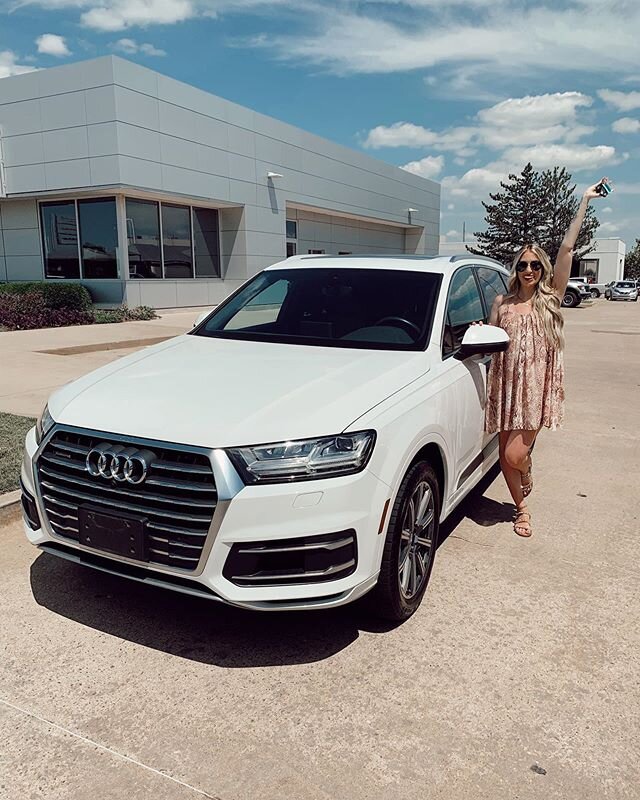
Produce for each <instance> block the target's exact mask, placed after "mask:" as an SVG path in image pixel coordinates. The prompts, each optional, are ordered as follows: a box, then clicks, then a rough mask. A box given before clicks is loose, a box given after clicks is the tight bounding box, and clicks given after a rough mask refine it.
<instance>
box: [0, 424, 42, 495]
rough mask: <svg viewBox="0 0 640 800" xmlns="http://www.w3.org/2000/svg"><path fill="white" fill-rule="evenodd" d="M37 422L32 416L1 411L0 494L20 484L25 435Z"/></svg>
mask: <svg viewBox="0 0 640 800" xmlns="http://www.w3.org/2000/svg"><path fill="white" fill-rule="evenodd" d="M35 422H36V421H35V419H33V418H32V417H18V416H16V415H15V414H4V413H2V412H0V494H4V492H11V491H13V490H14V489H17V488H18V487H19V485H20V465H21V464H22V452H23V450H24V437H25V436H26V434H27V431H28V430H29V428H31V427H32V426H33V425H35Z"/></svg>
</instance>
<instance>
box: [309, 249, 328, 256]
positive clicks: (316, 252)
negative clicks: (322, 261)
mask: <svg viewBox="0 0 640 800" xmlns="http://www.w3.org/2000/svg"><path fill="white" fill-rule="evenodd" d="M309 255H311V256H322V255H324V250H309Z"/></svg>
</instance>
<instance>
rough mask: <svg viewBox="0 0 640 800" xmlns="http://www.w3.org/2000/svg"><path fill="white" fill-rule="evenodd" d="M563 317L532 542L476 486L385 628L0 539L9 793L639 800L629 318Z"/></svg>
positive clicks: (4, 757) (638, 396)
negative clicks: (562, 416)
mask: <svg viewBox="0 0 640 800" xmlns="http://www.w3.org/2000/svg"><path fill="white" fill-rule="evenodd" d="M565 316H566V319H567V323H568V324H567V328H568V352H567V389H568V420H567V424H566V427H565V428H564V430H562V431H559V432H556V433H549V432H544V433H543V434H542V435H541V437H540V441H539V443H538V445H537V446H536V450H535V478H536V488H535V490H534V494H533V495H532V508H533V512H534V525H535V533H534V536H533V538H532V539H531V540H522V539H519V538H517V537H516V536H515V535H514V534H513V533H512V530H511V525H510V524H509V522H508V521H507V519H508V518H509V517H510V507H509V505H508V503H507V502H506V501H507V494H506V490H505V488H504V486H503V484H502V482H501V480H500V479H497V480H495V481H494V482H493V483H491V484H489V485H488V486H487V485H485V486H484V487H482V491H480V492H476V493H475V494H474V495H473V496H472V497H470V498H469V499H468V500H467V501H466V502H465V503H464V505H463V507H462V508H461V510H460V512H459V513H458V514H457V515H456V516H455V518H454V519H453V520H452V521H451V522H450V523H447V524H446V526H445V534H446V539H445V540H444V542H443V543H442V544H441V547H440V549H439V553H438V558H437V560H436V564H435V568H434V572H433V577H432V580H431V583H430V586H429V589H428V592H427V595H426V598H425V602H424V603H423V606H422V608H421V609H420V611H419V612H418V613H417V614H416V615H415V616H414V617H413V618H412V619H411V620H410V621H409V622H407V623H406V624H404V625H402V626H400V627H398V628H395V629H388V628H386V627H384V626H382V625H378V624H376V623H374V622H372V621H371V620H370V619H369V618H368V617H367V615H366V614H365V613H364V611H363V610H361V609H360V608H358V607H354V608H347V609H343V610H335V611H332V612H323V613H314V614H295V615H294V614H283V615H276V614H269V615H259V614H254V613H246V612H241V611H237V610H234V609H227V608H221V607H219V606H217V605H213V604H211V603H208V602H206V601H203V600H198V599H194V598H188V597H181V596H174V595H172V594H169V593H163V592H162V591H160V590H153V589H150V588H147V587H139V586H137V585H130V584H128V583H126V582H124V581H123V580H120V579H116V578H110V577H108V576H104V575H101V574H99V573H94V572H91V571H90V570H85V569H82V568H80V567H77V566H74V565H71V564H68V563H66V562H63V561H58V560H56V559H55V558H53V557H51V556H47V555H45V554H40V553H39V552H38V551H37V550H35V549H33V548H32V547H31V546H29V545H27V544H26V542H25V541H24V539H23V537H22V534H21V531H20V526H19V524H18V522H17V521H14V522H9V523H6V524H5V525H4V528H2V529H1V530H0V541H1V542H2V547H3V550H2V558H1V559H0V586H2V627H1V628H0V646H1V648H2V654H3V655H2V659H1V661H0V742H1V743H2V745H1V747H0V773H1V774H0V796H2V797H3V798H4V797H6V798H8V800H14V799H15V800H17V799H18V798H26V797H29V798H46V799H47V800H58V798H65V800H66V799H68V798H73V799H74V800H85V798H99V799H100V800H110V799H111V798H114V799H115V798H118V800H122V798H127V800H137V798H145V800H148V798H162V800H165V799H166V800H183V799H184V800H191V798H193V800H196V798H198V797H210V798H221V800H258V798H260V800H272V799H273V800H276V798H277V800H284V799H285V798H286V799H287V800H288V799H289V798H295V800H298V798H305V800H316V798H317V799H318V800H320V799H322V800H327V799H328V798H340V800H373V799H375V800H377V799H378V798H380V799H381V800H382V799H384V800H405V799H406V800H410V799H411V800H414V798H419V799H420V800H422V798H424V799H425V800H426V799H427V798H428V800H437V799H440V798H442V799H443V800H444V799H445V798H446V800H463V799H464V800H471V799H472V800H480V799H481V798H487V800H489V799H490V800H503V799H504V800H515V798H518V799H519V800H525V799H527V800H528V798H540V800H542V798H544V800H551V799H552V798H558V800H560V798H561V799H562V800H573V799H574V798H575V800H603V798H611V800H626V799H627V798H628V799H629V800H632V799H633V800H637V798H638V787H639V786H640V766H639V763H640V738H639V735H638V732H639V730H640V712H639V709H640V690H639V686H638V681H639V676H640V663H639V662H640V659H639V655H638V654H639V652H640V650H639V644H640V641H639V639H640V634H639V633H638V630H639V626H638V619H639V617H640V591H639V588H640V568H639V567H638V561H637V552H638V535H639V532H638V516H639V515H638V511H637V500H638V476H639V475H640V446H639V445H640V433H639V431H640V428H639V419H638V408H639V407H640V307H639V305H637V304H635V303H634V304H625V305H623V304H615V305H612V304H609V303H604V302H603V301H601V302H600V303H596V304H594V306H592V307H591V308H578V309H575V310H569V311H567V312H566V315H565Z"/></svg>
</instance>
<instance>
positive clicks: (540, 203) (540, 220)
mask: <svg viewBox="0 0 640 800" xmlns="http://www.w3.org/2000/svg"><path fill="white" fill-rule="evenodd" d="M500 186H501V187H502V189H503V190H504V191H502V192H498V193H496V194H490V195H489V197H490V198H491V200H493V203H484V202H483V203H482V205H483V206H484V208H485V210H486V215H485V222H486V223H487V230H486V231H481V232H478V233H475V234H474V235H475V237H476V239H477V240H478V246H477V248H472V247H467V250H469V251H470V252H471V253H475V254H476V255H485V256H490V257H491V258H496V259H497V260H498V261H501V262H502V263H503V264H509V263H510V262H511V260H512V259H513V256H514V255H515V253H516V252H517V251H518V250H519V249H520V247H522V245H523V244H526V243H527V242H535V243H537V244H539V245H540V246H541V247H542V248H543V249H544V250H545V251H546V252H547V254H548V255H549V258H550V259H551V262H552V263H553V262H554V261H555V259H556V256H557V255H558V250H559V248H560V244H561V242H562V239H563V238H564V235H565V233H566V231H567V228H568V227H569V225H570V224H571V221H572V219H573V218H574V216H575V214H576V211H577V210H578V205H579V203H580V201H579V200H578V198H577V197H576V196H575V189H576V186H575V184H572V183H571V174H570V173H569V172H567V170H566V169H565V168H564V167H554V168H553V169H548V170H546V171H545V172H543V173H542V174H540V173H538V172H536V170H534V169H533V167H532V166H531V164H527V166H526V167H525V168H524V169H523V170H522V172H521V173H520V175H513V174H510V175H509V181H508V183H502V182H501V183H500ZM599 224H600V223H599V222H598V220H597V218H596V216H595V214H594V211H593V208H592V207H591V206H589V208H587V213H586V215H585V219H584V222H583V224H582V228H581V229H580V234H579V236H578V240H577V242H576V247H575V258H576V259H577V260H579V259H580V258H584V256H585V255H586V254H587V253H589V252H590V251H591V250H592V249H593V248H592V246H591V245H592V242H593V238H594V234H595V231H596V229H597V228H598V226H599Z"/></svg>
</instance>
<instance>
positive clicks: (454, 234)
mask: <svg viewBox="0 0 640 800" xmlns="http://www.w3.org/2000/svg"><path fill="white" fill-rule="evenodd" d="M460 236H461V233H460V231H456V230H451V231H447V232H446V233H445V239H450V240H451V241H453V242H456V241H458V239H460Z"/></svg>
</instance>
